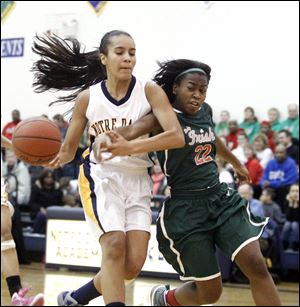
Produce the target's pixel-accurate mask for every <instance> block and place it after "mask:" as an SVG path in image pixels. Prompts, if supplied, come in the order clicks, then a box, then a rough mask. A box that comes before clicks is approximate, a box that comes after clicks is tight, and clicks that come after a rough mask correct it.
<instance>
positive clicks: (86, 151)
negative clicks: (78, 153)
mask: <svg viewBox="0 0 300 307" xmlns="http://www.w3.org/2000/svg"><path fill="white" fill-rule="evenodd" d="M89 153H90V149H89V148H87V149H86V150H85V151H84V152H83V153H82V158H83V159H85V158H86V157H87V155H89Z"/></svg>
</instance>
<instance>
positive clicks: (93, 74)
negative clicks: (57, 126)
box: [32, 30, 132, 105]
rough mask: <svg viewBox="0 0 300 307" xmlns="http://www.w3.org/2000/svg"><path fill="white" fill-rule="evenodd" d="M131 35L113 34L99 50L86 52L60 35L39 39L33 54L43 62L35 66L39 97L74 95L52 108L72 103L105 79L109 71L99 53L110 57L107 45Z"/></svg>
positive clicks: (37, 36)
mask: <svg viewBox="0 0 300 307" xmlns="http://www.w3.org/2000/svg"><path fill="white" fill-rule="evenodd" d="M119 35H126V36H129V37H130V38H132V37H131V35H130V34H128V33H127V32H124V31H119V30H113V31H110V32H108V33H106V34H105V35H104V36H103V38H102V40H101V43H100V46H99V48H98V49H97V50H95V51H92V52H86V53H85V52H84V50H82V45H81V44H80V42H79V41H78V40H77V39H62V38H60V37H59V36H57V35H51V36H50V35H46V36H39V35H36V37H35V40H34V42H33V47H32V50H33V52H34V53H36V54H38V55H40V56H41V58H40V59H39V60H38V61H36V62H35V63H34V64H33V67H32V71H33V72H34V82H33V87H34V90H35V92H36V93H42V92H45V91H47V90H58V91H59V90H66V91H73V92H72V93H71V94H69V95H66V96H60V97H58V99H57V100H55V101H53V102H51V103H50V105H52V104H55V103H59V102H68V101H73V100H74V99H75V98H76V97H77V95H78V94H79V93H80V92H81V91H83V90H85V89H87V88H89V87H90V86H91V85H93V84H96V83H98V82H100V81H101V80H104V79H106V77H107V75H106V68H105V66H104V65H102V63H101V61H100V57H99V56H100V53H103V54H105V55H107V52H108V45H109V44H110V42H111V38H112V37H114V36H119Z"/></svg>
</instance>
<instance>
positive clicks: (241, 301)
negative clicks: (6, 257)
mask: <svg viewBox="0 0 300 307" xmlns="http://www.w3.org/2000/svg"><path fill="white" fill-rule="evenodd" d="M92 277H93V274H92V273H81V272H70V271H67V270H59V271H56V270H49V269H47V270H45V269H44V268H43V265H42V264H41V263H33V264H31V265H30V266H28V265H26V266H21V278H22V282H23V286H32V293H37V292H44V294H45V306H57V303H56V296H57V294H58V293H59V292H61V291H62V290H71V289H76V288H77V287H79V286H82V285H83V284H84V283H85V282H87V281H89V280H91V278H92ZM156 284H170V286H171V288H174V287H176V286H178V285H180V284H181V282H180V281H177V280H169V279H168V280H161V279H157V278H155V279H154V278H146V277H140V278H138V279H137V280H135V281H134V282H133V283H131V284H130V285H128V286H127V288H126V294H127V295H126V296H127V302H126V303H127V305H129V306H150V302H149V293H150V290H151V289H152V287H153V286H154V285H156ZM278 290H279V294H280V297H281V300H282V303H283V305H284V306H299V284H297V283H288V282H281V283H280V284H279V285H278ZM9 305H10V298H9V293H8V290H7V286H6V282H5V280H4V279H3V278H2V279H1V306H9ZM99 305H100V306H101V305H102V306H104V302H103V300H102V298H97V299H95V300H93V301H91V302H90V304H89V306H99ZM253 305H254V303H253V300H252V297H251V292H250V289H249V286H248V285H237V284H230V283H225V284H224V289H223V293H222V296H221V299H220V300H219V302H218V303H217V304H216V306H253Z"/></svg>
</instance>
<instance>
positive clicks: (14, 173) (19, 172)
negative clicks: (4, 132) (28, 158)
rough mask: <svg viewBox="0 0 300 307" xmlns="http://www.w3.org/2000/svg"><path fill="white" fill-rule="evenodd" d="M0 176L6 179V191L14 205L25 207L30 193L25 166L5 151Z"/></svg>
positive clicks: (11, 153) (13, 155)
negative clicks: (0, 174)
mask: <svg viewBox="0 0 300 307" xmlns="http://www.w3.org/2000/svg"><path fill="white" fill-rule="evenodd" d="M5 161H6V162H5V163H3V168H2V175H3V176H4V177H6V178H7V183H8V184H7V191H8V193H9V194H10V196H11V197H12V198H13V200H14V203H15V204H19V205H27V204H28V201H29V198H30V193H31V178H30V174H29V171H28V168H27V166H26V165H25V164H24V163H23V162H22V161H20V160H18V159H17V157H16V155H15V154H14V153H13V152H12V151H10V150H7V152H6V157H5Z"/></svg>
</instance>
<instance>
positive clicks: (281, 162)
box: [260, 145, 299, 208]
mask: <svg viewBox="0 0 300 307" xmlns="http://www.w3.org/2000/svg"><path fill="white" fill-rule="evenodd" d="M298 180H299V176H298V168H297V165H296V162H295V161H294V160H293V159H292V158H290V157H288V156H287V154H286V149H285V147H284V146H283V145H277V146H276V148H275V159H272V160H271V161H270V162H269V163H268V165H267V167H266V169H265V170H264V174H263V177H262V179H261V181H260V185H261V187H262V188H263V189H264V188H267V187H270V188H273V189H274V190H275V193H276V201H277V202H278V203H279V205H280V206H281V208H282V206H283V203H284V200H285V197H286V195H287V193H288V191H289V187H290V185H291V184H293V183H297V182H298Z"/></svg>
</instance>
